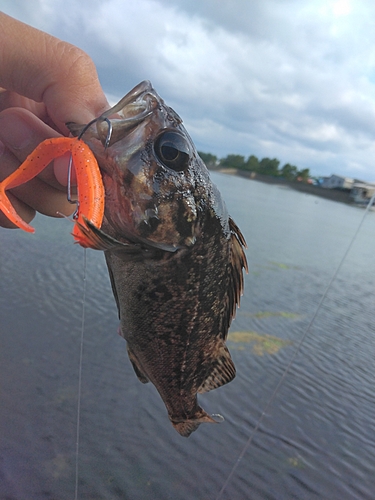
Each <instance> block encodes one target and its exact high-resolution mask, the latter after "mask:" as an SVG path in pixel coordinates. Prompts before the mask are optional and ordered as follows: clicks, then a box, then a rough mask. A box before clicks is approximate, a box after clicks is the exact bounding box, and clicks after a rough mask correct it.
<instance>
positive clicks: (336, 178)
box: [321, 174, 355, 190]
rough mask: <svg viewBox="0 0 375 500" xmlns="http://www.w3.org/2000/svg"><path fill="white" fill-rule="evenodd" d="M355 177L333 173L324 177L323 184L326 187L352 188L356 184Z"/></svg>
mask: <svg viewBox="0 0 375 500" xmlns="http://www.w3.org/2000/svg"><path fill="white" fill-rule="evenodd" d="M354 182H355V181H354V179H352V178H351V177H342V176H341V175H334V174H333V175H331V176H330V177H324V179H323V182H322V183H321V186H322V187H324V188H326V189H349V190H350V189H352V187H353V185H354Z"/></svg>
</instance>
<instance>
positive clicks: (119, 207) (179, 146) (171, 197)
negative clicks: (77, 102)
mask: <svg viewBox="0 0 375 500" xmlns="http://www.w3.org/2000/svg"><path fill="white" fill-rule="evenodd" d="M69 128H70V129H71V131H72V132H73V133H74V132H76V135H78V132H80V133H81V134H82V128H81V129H79V128H78V129H77V127H75V128H74V125H73V126H72V124H69ZM82 139H83V140H84V141H85V142H87V143H88V145H89V146H90V147H91V149H92V150H93V152H94V154H95V156H96V158H97V160H98V163H99V166H100V169H101V172H102V175H103V183H104V186H105V191H106V198H105V200H106V201H105V220H106V222H105V224H104V229H105V231H106V232H107V233H108V234H110V235H111V236H112V237H114V238H115V239H116V240H119V241H123V242H125V243H126V242H128V241H130V242H133V243H134V242H147V243H148V244H151V245H154V246H156V247H160V248H161V249H164V250H166V249H168V250H170V251H174V250H176V249H179V248H186V247H189V246H191V245H193V244H194V242H195V241H196V238H197V236H198V234H199V231H200V223H199V214H200V212H202V211H203V210H204V204H205V198H206V190H205V182H206V178H205V175H204V174H203V175H202V170H203V169H205V167H204V165H203V162H202V160H201V159H200V157H199V155H198V153H197V151H196V149H195V147H194V144H193V142H192V140H191V138H190V136H189V135H188V133H187V131H186V130H185V128H184V126H183V125H182V120H181V118H180V117H179V115H178V114H177V113H176V112H175V111H174V110H173V109H172V108H170V107H169V106H167V105H166V104H165V102H164V101H163V99H161V98H160V97H159V95H158V94H157V92H156V91H155V90H154V89H153V87H152V85H151V83H150V82H148V81H145V82H142V83H140V84H139V85H137V86H136V87H135V88H134V89H133V90H132V91H131V92H129V93H128V94H127V95H126V96H125V97H124V98H123V99H121V101H120V102H119V103H118V104H116V106H114V107H113V108H111V109H110V110H108V111H107V112H105V113H104V114H103V115H102V116H101V117H99V118H98V119H97V120H96V121H95V123H93V124H92V125H91V127H89V128H87V129H86V130H85V132H84V133H83V135H82ZM202 167H203V168H202ZM197 174H199V175H198V176H199V179H198V177H197ZM207 177H208V176H207Z"/></svg>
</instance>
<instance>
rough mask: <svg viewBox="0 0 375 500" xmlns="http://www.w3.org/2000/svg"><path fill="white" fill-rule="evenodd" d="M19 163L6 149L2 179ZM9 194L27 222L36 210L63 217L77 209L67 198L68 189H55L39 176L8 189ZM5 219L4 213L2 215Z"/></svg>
mask: <svg viewBox="0 0 375 500" xmlns="http://www.w3.org/2000/svg"><path fill="white" fill-rule="evenodd" d="M19 164H20V162H19V160H18V159H17V158H16V157H15V155H14V154H12V153H11V152H10V151H9V150H7V149H5V150H4V151H3V154H2V156H1V169H0V180H3V179H4V178H6V177H7V176H8V175H10V174H11V173H12V172H14V170H16V169H17V168H18V167H19ZM7 195H8V197H9V200H10V201H11V202H12V204H13V206H14V208H15V209H16V211H17V213H18V214H19V215H20V216H21V217H22V218H23V219H24V220H25V221H26V222H29V221H30V220H31V219H32V218H33V217H34V216H35V210H36V211H38V212H40V213H42V214H44V215H48V216H50V217H61V214H63V215H67V216H68V215H71V214H72V213H73V211H74V209H75V205H72V204H71V203H69V202H68V200H67V196H66V190H64V191H61V190H59V189H55V188H54V187H52V186H50V185H49V184H47V183H46V182H44V181H43V180H41V179H39V178H35V179H32V180H31V181H29V182H27V183H26V184H23V185H21V186H18V187H16V188H13V189H10V190H8V191H7ZM13 202H14V203H13ZM3 219H4V215H2V220H3ZM2 225H4V224H2ZM5 227H13V225H10V226H9V223H8V225H7V226H5Z"/></svg>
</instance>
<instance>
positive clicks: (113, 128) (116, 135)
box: [95, 80, 161, 148]
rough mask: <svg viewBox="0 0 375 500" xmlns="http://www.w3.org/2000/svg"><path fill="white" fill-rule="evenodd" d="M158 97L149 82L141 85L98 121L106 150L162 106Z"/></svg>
mask: <svg viewBox="0 0 375 500" xmlns="http://www.w3.org/2000/svg"><path fill="white" fill-rule="evenodd" d="M160 101H161V98H160V97H159V96H158V94H157V93H156V91H155V90H154V88H153V87H152V84H151V82H150V81H149V80H144V81H143V82H141V83H139V84H138V85H137V86H136V87H134V89H132V90H131V91H130V92H128V93H127V94H126V95H125V96H124V97H123V98H122V99H121V100H120V101H119V102H118V103H117V104H116V105H115V106H113V107H112V108H110V109H108V110H107V111H105V112H104V113H103V114H102V115H100V116H99V117H98V118H97V119H96V120H95V123H96V129H97V133H98V137H99V139H100V140H101V142H102V144H103V146H104V147H105V148H107V147H110V146H112V145H113V144H115V143H116V142H118V141H119V140H121V139H122V138H123V137H124V136H125V135H126V134H127V133H128V132H129V131H130V130H132V129H133V128H135V127H136V126H137V125H139V124H140V123H142V122H143V121H144V120H145V119H146V118H147V117H148V116H150V115H151V114H152V113H153V111H154V110H155V109H156V108H158V107H159V106H160Z"/></svg>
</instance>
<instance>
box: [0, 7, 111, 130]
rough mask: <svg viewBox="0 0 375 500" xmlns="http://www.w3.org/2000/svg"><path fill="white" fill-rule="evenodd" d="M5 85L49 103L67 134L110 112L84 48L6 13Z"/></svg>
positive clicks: (0, 50) (1, 62)
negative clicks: (68, 124) (71, 128)
mask: <svg viewBox="0 0 375 500" xmlns="http://www.w3.org/2000/svg"><path fill="white" fill-rule="evenodd" d="M0 28H1V30H0V42H1V43H0V67H1V69H2V71H1V74H0V85H1V86H2V87H4V88H6V89H8V90H12V91H14V92H17V93H18V94H20V95H23V96H25V97H28V98H30V99H32V100H34V101H36V102H44V104H45V105H46V108H47V111H48V114H49V116H50V117H51V119H52V120H53V121H54V123H55V124H56V125H57V126H58V128H59V130H61V131H62V132H63V133H64V134H67V133H68V130H67V128H66V127H65V123H66V122H68V121H75V122H78V123H85V122H88V121H89V120H91V119H92V118H95V117H96V116H98V115H100V114H101V113H102V112H103V111H104V110H105V109H108V107H109V106H108V103H107V100H106V98H105V96H104V93H103V90H102V89H101V86H100V83H99V79H98V75H97V72H96V68H95V65H94V63H93V61H92V60H91V58H90V57H89V56H88V55H87V54H86V53H85V52H83V51H82V50H80V49H78V48H77V47H74V46H73V45H70V44H68V43H65V42H62V41H61V40H59V39H57V38H55V37H52V36H50V35H48V34H46V33H43V32H42V31H39V30H36V29H34V28H31V27H30V26H28V25H26V24H23V23H21V22H19V21H16V20H15V19H13V18H11V17H9V16H7V15H6V14H3V13H0Z"/></svg>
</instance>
